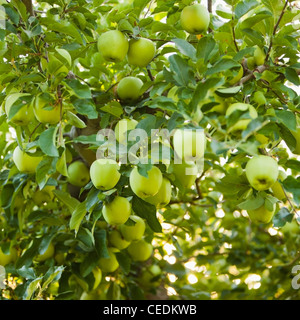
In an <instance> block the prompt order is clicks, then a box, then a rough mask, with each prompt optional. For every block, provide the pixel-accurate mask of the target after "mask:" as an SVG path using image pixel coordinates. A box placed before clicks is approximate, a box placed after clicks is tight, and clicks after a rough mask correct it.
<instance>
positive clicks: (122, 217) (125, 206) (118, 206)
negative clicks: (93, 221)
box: [102, 196, 131, 225]
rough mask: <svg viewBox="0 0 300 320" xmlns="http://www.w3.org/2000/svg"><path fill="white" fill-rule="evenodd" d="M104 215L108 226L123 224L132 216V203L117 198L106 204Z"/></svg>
mask: <svg viewBox="0 0 300 320" xmlns="http://www.w3.org/2000/svg"><path fill="white" fill-rule="evenodd" d="M102 214H103V218H104V219H105V221H106V222H107V223H108V224H111V225H120V224H123V223H125V222H126V221H127V220H128V218H129V216H130V214H131V203H130V202H129V201H128V199H127V198H124V197H120V196H116V197H115V198H114V199H113V200H112V201H111V202H108V203H105V205H104V206H103V209H102Z"/></svg>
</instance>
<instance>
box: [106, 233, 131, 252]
mask: <svg viewBox="0 0 300 320" xmlns="http://www.w3.org/2000/svg"><path fill="white" fill-rule="evenodd" d="M108 241H109V243H110V244H111V245H112V246H113V247H115V248H117V249H119V250H123V249H125V248H127V247H128V246H129V245H130V241H127V240H125V238H124V237H123V235H122V233H121V232H120V231H119V230H112V231H110V232H109V234H108Z"/></svg>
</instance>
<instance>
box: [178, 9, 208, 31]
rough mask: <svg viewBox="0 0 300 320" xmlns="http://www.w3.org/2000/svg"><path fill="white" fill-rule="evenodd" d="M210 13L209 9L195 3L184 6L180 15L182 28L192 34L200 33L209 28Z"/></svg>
mask: <svg viewBox="0 0 300 320" xmlns="http://www.w3.org/2000/svg"><path fill="white" fill-rule="evenodd" d="M209 21H210V15H209V12H208V10H207V9H206V8H205V7H204V6H202V5H200V4H193V5H191V6H187V7H185V8H183V10H182V12H181V15H180V23H181V26H182V28H183V29H184V30H185V31H186V32H188V33H192V34H200V33H202V32H204V31H206V30H207V29H208V26H209Z"/></svg>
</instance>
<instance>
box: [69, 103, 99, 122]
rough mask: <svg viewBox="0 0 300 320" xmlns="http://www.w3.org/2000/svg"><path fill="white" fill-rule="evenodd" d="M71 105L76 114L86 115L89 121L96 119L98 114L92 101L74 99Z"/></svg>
mask: <svg viewBox="0 0 300 320" xmlns="http://www.w3.org/2000/svg"><path fill="white" fill-rule="evenodd" d="M72 103H73V106H74V108H75V110H76V111H77V112H78V113H80V114H83V115H86V116H87V117H88V118H89V119H97V117H98V113H97V111H96V106H95V104H94V103H93V101H92V100H88V99H76V100H74V101H73V102H72Z"/></svg>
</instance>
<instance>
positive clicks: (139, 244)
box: [127, 239, 153, 262]
mask: <svg viewBox="0 0 300 320" xmlns="http://www.w3.org/2000/svg"><path fill="white" fill-rule="evenodd" d="M127 250H128V253H129V255H130V256H131V258H132V260H133V261H141V262H142V261H146V260H148V259H149V258H150V257H151V254H152V252H153V247H152V245H151V244H150V243H148V242H146V241H145V240H144V239H141V240H138V241H134V242H132V243H131V244H130V246H129V247H128V248H127Z"/></svg>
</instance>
